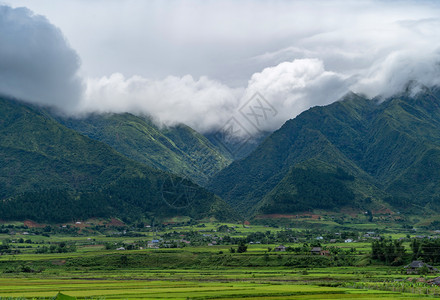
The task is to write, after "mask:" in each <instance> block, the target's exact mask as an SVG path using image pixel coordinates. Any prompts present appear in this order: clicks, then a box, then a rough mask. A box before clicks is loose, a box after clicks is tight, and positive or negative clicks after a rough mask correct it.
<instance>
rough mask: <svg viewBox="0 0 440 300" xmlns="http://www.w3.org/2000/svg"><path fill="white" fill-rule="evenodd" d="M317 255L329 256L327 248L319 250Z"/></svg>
mask: <svg viewBox="0 0 440 300" xmlns="http://www.w3.org/2000/svg"><path fill="white" fill-rule="evenodd" d="M319 255H322V256H330V251H328V250H321V252H319Z"/></svg>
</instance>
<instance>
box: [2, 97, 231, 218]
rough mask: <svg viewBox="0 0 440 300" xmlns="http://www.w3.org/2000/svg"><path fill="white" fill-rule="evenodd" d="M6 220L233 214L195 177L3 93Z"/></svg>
mask: <svg viewBox="0 0 440 300" xmlns="http://www.w3.org/2000/svg"><path fill="white" fill-rule="evenodd" d="M0 117H1V118H0V202H1V205H0V219H2V220H24V219H31V220H34V221H40V222H66V221H74V220H78V219H83V220H84V219H87V218H92V217H119V218H123V219H124V220H140V219H150V220H151V219H152V218H156V219H160V218H165V217H174V216H177V215H179V216H189V217H191V218H194V219H201V218H208V217H215V218H218V219H230V218H231V217H232V218H234V212H233V211H232V210H231V209H230V208H229V207H228V205H226V204H225V203H224V202H223V201H222V200H221V199H219V198H218V197H216V196H215V195H213V194H211V193H209V192H207V191H206V190H204V189H203V188H201V187H200V186H198V185H196V184H194V183H193V182H191V181H190V180H187V179H183V178H181V177H178V176H176V175H173V174H170V173H166V172H163V171H160V170H158V169H155V168H152V167H149V166H146V165H144V164H141V163H139V162H136V161H134V160H130V159H128V158H127V157H125V156H123V155H122V154H120V153H118V152H116V150H114V149H112V148H111V147H109V146H108V145H106V144H104V143H102V142H99V141H96V140H93V139H90V138H88V137H86V136H84V135H81V134H79V133H78V132H76V131H74V130H71V129H69V128H67V127H65V126H63V125H61V124H60V123H58V122H57V121H56V120H54V119H53V118H52V117H51V116H49V115H48V114H47V113H46V112H45V111H40V110H39V109H38V108H35V107H30V106H27V105H25V104H22V103H19V102H17V101H15V100H11V99H5V98H0Z"/></svg>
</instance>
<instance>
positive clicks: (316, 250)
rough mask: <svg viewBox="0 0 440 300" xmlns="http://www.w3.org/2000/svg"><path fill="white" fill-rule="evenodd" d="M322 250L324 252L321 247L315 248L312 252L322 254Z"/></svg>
mask: <svg viewBox="0 0 440 300" xmlns="http://www.w3.org/2000/svg"><path fill="white" fill-rule="evenodd" d="M321 250H322V248H321V247H313V248H312V250H310V251H312V252H321Z"/></svg>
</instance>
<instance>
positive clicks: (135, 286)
mask: <svg viewBox="0 0 440 300" xmlns="http://www.w3.org/2000/svg"><path fill="white" fill-rule="evenodd" d="M59 291H61V292H62V293H64V294H67V295H69V296H74V297H77V298H78V299H91V298H92V299H176V300H177V299H238V298H249V299H353V298H356V299H357V298H362V299H377V298H389V299H413V298H418V297H426V295H414V294H403V293H399V292H391V291H378V290H365V289H350V288H339V287H326V286H316V285H305V284H294V283H273V282H266V283H265V282H242V281H238V282H237V281H222V282H216V281H207V282H205V281H173V280H172V279H170V280H103V279H88V280H83V279H69V280H65V279H31V278H14V279H5V278H2V279H0V297H1V298H0V299H4V298H10V297H13V298H49V297H53V296H55V295H56V294H57V293H58V292H59Z"/></svg>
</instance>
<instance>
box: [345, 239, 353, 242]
mask: <svg viewBox="0 0 440 300" xmlns="http://www.w3.org/2000/svg"><path fill="white" fill-rule="evenodd" d="M344 242H345V243H353V240H352V239H346V240H345V241H344Z"/></svg>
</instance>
